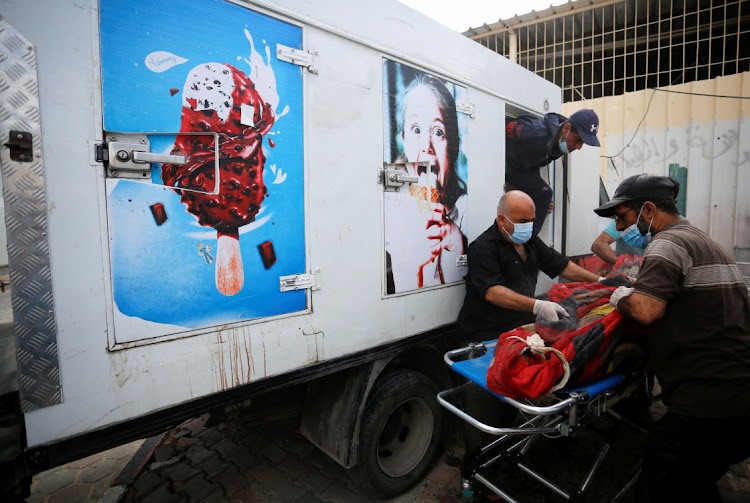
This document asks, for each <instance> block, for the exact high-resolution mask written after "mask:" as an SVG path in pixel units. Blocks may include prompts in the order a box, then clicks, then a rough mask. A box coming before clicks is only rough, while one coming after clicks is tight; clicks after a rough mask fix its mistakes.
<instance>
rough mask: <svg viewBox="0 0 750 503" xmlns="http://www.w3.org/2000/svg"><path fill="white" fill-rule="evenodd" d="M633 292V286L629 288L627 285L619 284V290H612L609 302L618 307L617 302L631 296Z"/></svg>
mask: <svg viewBox="0 0 750 503" xmlns="http://www.w3.org/2000/svg"><path fill="white" fill-rule="evenodd" d="M632 294H633V289H632V288H628V287H627V286H618V287H617V290H615V291H614V292H612V295H611V296H610V297H609V303H610V304H612V305H613V306H615V309H617V303H618V302H620V300H621V299H622V298H623V297H630V295H632Z"/></svg>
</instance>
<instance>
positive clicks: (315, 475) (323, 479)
mask: <svg viewBox="0 0 750 503" xmlns="http://www.w3.org/2000/svg"><path fill="white" fill-rule="evenodd" d="M297 483H298V484H299V485H301V486H304V487H309V488H310V489H311V490H312V492H314V493H315V494H321V493H322V492H323V491H324V490H326V489H327V488H328V487H330V486H331V484H333V483H334V481H333V479H331V478H330V477H328V476H326V475H325V474H324V473H323V472H321V471H320V470H315V469H310V470H309V471H307V472H305V473H303V474H302V475H301V476H300V477H299V479H297Z"/></svg>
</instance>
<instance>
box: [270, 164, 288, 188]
mask: <svg viewBox="0 0 750 503" xmlns="http://www.w3.org/2000/svg"><path fill="white" fill-rule="evenodd" d="M268 167H269V168H270V170H271V172H272V173H273V174H274V175H276V179H275V180H274V181H273V182H271V183H274V184H277V185H278V184H280V183H284V180H286V173H284V172H283V171H282V170H281V168H278V170H277V169H276V165H275V164H271V165H270V166H268Z"/></svg>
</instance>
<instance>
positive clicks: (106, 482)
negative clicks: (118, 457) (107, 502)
mask: <svg viewBox="0 0 750 503" xmlns="http://www.w3.org/2000/svg"><path fill="white" fill-rule="evenodd" d="M117 472H119V468H118V469H117V470H115V471H113V472H112V473H108V474H107V475H106V476H105V477H104V478H102V479H101V480H100V481H99V482H97V483H95V484H94V485H93V486H92V488H91V492H90V493H89V497H90V498H93V499H99V498H101V497H102V496H104V493H106V492H107V489H109V488H110V486H111V485H112V482H114V480H115V477H116V476H117ZM78 481H79V482H80V481H81V480H80V478H79V479H78Z"/></svg>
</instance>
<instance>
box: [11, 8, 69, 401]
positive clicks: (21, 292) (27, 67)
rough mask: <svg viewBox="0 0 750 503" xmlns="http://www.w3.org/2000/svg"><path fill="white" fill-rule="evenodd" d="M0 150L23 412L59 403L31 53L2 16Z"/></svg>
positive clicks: (33, 54) (35, 80) (34, 65)
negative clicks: (2, 146)
mask: <svg viewBox="0 0 750 503" xmlns="http://www.w3.org/2000/svg"><path fill="white" fill-rule="evenodd" d="M0 139H1V140H2V143H3V145H4V148H3V149H2V154H0V164H2V173H3V197H4V199H5V225H6V228H7V233H8V242H9V243H12V245H11V246H8V265H9V269H10V278H11V284H12V285H13V287H12V290H11V291H12V294H11V295H12V296H11V302H12V303H13V312H14V327H13V328H14V331H15V337H16V354H17V361H18V386H19V393H20V398H21V408H22V410H23V412H30V411H32V410H36V409H40V408H43V407H48V406H50V405H55V404H58V403H61V402H62V401H63V395H62V383H61V381H60V362H59V359H58V354H57V324H56V321H55V306H54V301H53V297H52V275H51V271H50V256H49V242H48V238H47V236H48V233H47V198H46V192H45V186H44V156H43V154H42V134H41V116H40V114H39V94H38V78H37V63H36V51H35V49H34V46H33V45H32V44H31V42H29V41H28V40H27V39H26V38H25V37H24V36H23V35H22V34H21V33H19V32H18V30H16V29H15V28H14V27H13V26H11V25H10V24H9V23H8V22H7V21H5V20H4V19H2V18H0Z"/></svg>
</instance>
